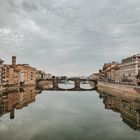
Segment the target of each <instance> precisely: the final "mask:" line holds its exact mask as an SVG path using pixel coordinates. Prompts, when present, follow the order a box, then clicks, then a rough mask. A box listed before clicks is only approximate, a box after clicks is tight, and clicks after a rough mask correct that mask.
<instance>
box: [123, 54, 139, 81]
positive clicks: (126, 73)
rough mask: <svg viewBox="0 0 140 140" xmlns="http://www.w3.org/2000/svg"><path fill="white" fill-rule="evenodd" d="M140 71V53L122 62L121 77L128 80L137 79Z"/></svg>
mask: <svg viewBox="0 0 140 140" xmlns="http://www.w3.org/2000/svg"><path fill="white" fill-rule="evenodd" d="M138 73H140V54H137V55H133V56H131V57H128V58H125V59H123V60H122V63H121V64H120V77H121V79H122V80H123V79H126V80H128V81H134V82H135V81H136V76H137V75H138Z"/></svg>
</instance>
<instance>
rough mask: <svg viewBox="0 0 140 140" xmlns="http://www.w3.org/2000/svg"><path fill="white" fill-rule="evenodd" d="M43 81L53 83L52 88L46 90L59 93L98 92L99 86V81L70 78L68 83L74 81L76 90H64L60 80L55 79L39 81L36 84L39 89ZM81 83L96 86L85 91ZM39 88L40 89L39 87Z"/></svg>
mask: <svg viewBox="0 0 140 140" xmlns="http://www.w3.org/2000/svg"><path fill="white" fill-rule="evenodd" d="M41 81H47V82H51V83H52V88H48V89H46V90H57V91H89V90H96V85H97V80H91V79H80V78H68V79H67V82H68V81H73V82H74V88H71V89H63V88H60V87H59V83H61V82H60V81H61V80H60V79H58V78H54V79H38V80H37V82H36V84H37V87H38V85H39V83H40V82H41ZM81 82H89V83H92V85H94V87H92V88H91V89H83V88H81V87H80V83H81ZM38 88H39V87H38Z"/></svg>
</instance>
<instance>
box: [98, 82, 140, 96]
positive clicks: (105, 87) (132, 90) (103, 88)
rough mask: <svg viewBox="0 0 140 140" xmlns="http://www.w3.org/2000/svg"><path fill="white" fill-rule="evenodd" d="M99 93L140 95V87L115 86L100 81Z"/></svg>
mask: <svg viewBox="0 0 140 140" xmlns="http://www.w3.org/2000/svg"><path fill="white" fill-rule="evenodd" d="M98 91H100V92H117V93H120V94H125V93H127V94H140V86H132V85H123V84H113V83H108V82H101V81H98Z"/></svg>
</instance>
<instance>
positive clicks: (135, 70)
mask: <svg viewBox="0 0 140 140" xmlns="http://www.w3.org/2000/svg"><path fill="white" fill-rule="evenodd" d="M99 73H100V76H101V77H102V78H104V80H109V81H114V82H126V83H128V82H129V83H132V84H140V54H136V55H133V56H130V57H127V58H125V59H122V61H121V63H118V62H112V63H105V64H104V65H103V67H102V69H101V70H100V72H99Z"/></svg>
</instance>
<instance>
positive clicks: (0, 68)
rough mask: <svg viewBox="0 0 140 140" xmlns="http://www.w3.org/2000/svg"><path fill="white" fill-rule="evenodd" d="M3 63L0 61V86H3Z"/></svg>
mask: <svg viewBox="0 0 140 140" xmlns="http://www.w3.org/2000/svg"><path fill="white" fill-rule="evenodd" d="M3 62H4V61H3V60H2V59H0V86H2V85H3V66H4V64H3Z"/></svg>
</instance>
